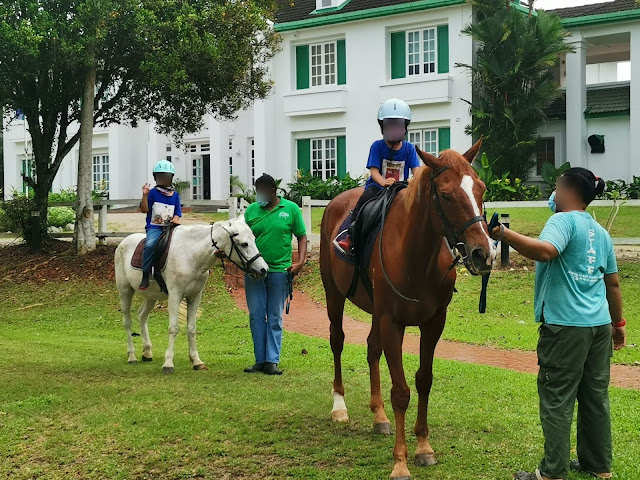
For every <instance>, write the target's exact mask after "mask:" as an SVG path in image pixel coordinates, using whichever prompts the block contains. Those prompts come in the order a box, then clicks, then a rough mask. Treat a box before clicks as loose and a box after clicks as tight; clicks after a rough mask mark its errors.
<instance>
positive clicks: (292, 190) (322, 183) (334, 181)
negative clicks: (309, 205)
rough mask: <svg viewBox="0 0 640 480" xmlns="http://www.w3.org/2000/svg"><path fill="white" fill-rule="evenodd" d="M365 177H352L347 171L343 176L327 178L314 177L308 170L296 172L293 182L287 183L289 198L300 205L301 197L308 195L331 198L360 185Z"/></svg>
mask: <svg viewBox="0 0 640 480" xmlns="http://www.w3.org/2000/svg"><path fill="white" fill-rule="evenodd" d="M364 179H365V177H364V176H362V177H358V178H353V177H351V175H349V174H348V173H347V175H346V176H345V177H344V178H342V179H341V178H338V177H331V178H329V179H327V180H322V178H319V177H314V176H313V175H311V174H310V173H309V172H298V175H297V177H296V179H295V181H294V182H293V183H290V184H289V185H288V187H289V198H290V199H291V200H292V201H293V202H296V203H297V204H298V205H302V197H304V196H309V197H311V198H313V199H314V200H331V199H333V198H334V197H336V196H337V195H339V194H341V193H342V192H346V191H347V190H351V189H352V188H357V187H360V186H362V185H363V184H364Z"/></svg>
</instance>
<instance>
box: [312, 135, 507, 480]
mask: <svg viewBox="0 0 640 480" xmlns="http://www.w3.org/2000/svg"><path fill="white" fill-rule="evenodd" d="M480 144H481V141H479V142H478V143H476V144H475V145H474V146H473V147H472V148H471V149H470V150H469V151H468V152H466V153H465V154H464V155H460V154H459V153H457V152H455V151H453V150H446V151H444V152H442V154H441V155H440V157H439V158H436V157H434V156H432V155H429V154H428V153H425V152H422V151H420V150H419V149H417V151H418V155H419V156H420V158H422V160H423V162H424V163H425V165H426V167H422V168H420V169H419V171H418V173H417V174H416V176H415V178H413V180H412V181H411V182H410V184H409V186H408V187H407V188H406V189H404V190H402V191H400V192H399V193H398V194H397V196H396V198H395V200H394V202H393V204H392V205H391V208H390V210H389V214H388V216H387V218H386V220H385V224H384V226H383V229H382V231H381V233H379V234H378V238H377V239H376V244H375V247H374V249H373V253H372V255H371V262H370V265H369V270H368V274H369V278H370V279H371V282H372V284H373V300H371V298H370V297H369V295H368V294H367V291H366V290H365V288H364V286H363V285H362V282H360V283H359V285H358V287H357V290H356V293H355V295H354V296H353V297H352V298H351V299H350V300H351V301H352V302H353V303H354V304H355V305H357V306H358V307H360V308H361V309H363V310H364V311H366V312H368V313H371V314H372V316H373V317H372V324H371V331H370V333H369V337H368V340H367V343H368V353H367V360H368V362H369V371H370V381H371V403H370V407H371V411H372V412H373V415H374V431H375V432H377V433H385V434H391V426H390V423H389V419H388V418H387V415H386V414H385V411H384V402H383V400H382V393H381V391H380V368H379V363H380V356H381V355H382V352H384V355H385V357H386V360H387V364H388V366H389V372H390V374H391V381H392V385H393V386H392V388H391V404H392V406H393V412H394V415H395V420H396V441H395V447H394V449H393V458H394V460H395V464H394V467H393V472H392V473H391V478H392V479H393V480H401V479H403V480H406V479H409V478H411V476H410V473H409V468H408V465H407V457H408V450H407V443H406V438H405V412H406V410H407V407H408V405H409V397H410V390H409V386H408V385H407V381H406V379H405V375H404V369H403V365H402V341H403V337H404V331H405V327H407V326H418V327H419V328H420V333H421V336H420V368H419V370H418V372H417V373H416V388H417V390H418V398H419V400H418V416H417V420H416V424H415V429H414V431H415V434H416V436H417V438H418V447H417V450H416V456H415V462H416V464H417V465H420V466H425V465H434V464H435V463H437V461H436V457H435V453H434V451H433V449H432V448H431V445H429V439H428V438H429V428H428V426H427V410H428V403H429V392H430V390H431V384H432V380H433V374H432V367H433V354H434V350H435V347H436V343H437V342H438V339H439V338H440V335H441V333H442V330H443V328H444V324H445V319H446V315H447V306H448V305H449V302H451V298H452V296H453V291H454V286H455V281H456V270H455V268H451V265H452V260H453V257H452V253H453V252H452V251H451V250H449V248H448V247H447V241H446V240H445V238H447V239H448V240H449V243H450V244H452V245H453V246H455V247H454V251H457V252H459V253H460V255H461V256H463V259H464V263H465V266H466V267H467V269H468V270H469V272H471V273H472V274H474V275H481V274H484V273H488V272H490V271H491V268H492V266H493V261H494V259H495V255H496V249H495V246H494V244H493V242H492V241H491V239H490V238H489V234H488V228H487V224H486V222H485V220H484V218H483V217H482V206H483V201H482V199H483V195H484V192H485V185H484V183H483V182H482V181H481V180H480V179H479V178H478V175H477V174H476V172H475V171H474V169H473V168H472V167H471V162H473V160H474V158H475V156H476V155H477V153H478V150H479V149H480ZM361 193H362V189H361V188H360V189H354V190H350V191H348V192H345V193H343V194H341V195H339V196H337V197H336V198H335V199H333V200H332V201H331V203H330V204H329V206H328V207H327V209H326V211H325V213H324V216H323V218H322V230H321V243H320V267H321V274H322V282H323V284H324V289H325V293H326V298H327V312H328V315H329V320H330V321H331V337H330V338H331V349H332V351H333V358H334V369H335V377H334V381H333V392H332V394H333V400H334V403H333V411H332V418H333V420H334V421H338V422H346V421H347V420H348V419H349V417H348V414H347V407H346V405H345V402H344V386H343V384H342V366H341V354H342V348H343V345H344V331H343V330H342V316H343V310H344V302H345V299H346V295H347V292H348V290H349V287H350V285H351V282H352V279H353V275H354V267H353V266H352V265H349V264H347V263H346V262H344V261H343V260H341V259H340V258H338V257H337V256H336V253H335V250H334V246H333V239H334V238H335V237H336V235H338V233H339V231H338V230H339V228H340V226H341V225H342V223H343V222H344V220H345V218H346V215H347V214H348V213H349V211H350V210H351V209H352V208H353V207H354V205H355V203H356V201H357V200H358V198H359V196H360V195H361ZM380 243H382V245H380Z"/></svg>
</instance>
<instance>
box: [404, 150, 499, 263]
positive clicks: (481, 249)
mask: <svg viewBox="0 0 640 480" xmlns="http://www.w3.org/2000/svg"><path fill="white" fill-rule="evenodd" d="M481 144H482V139H480V140H479V141H478V142H477V143H476V144H475V145H474V146H473V147H471V148H470V149H469V151H467V152H466V153H465V154H464V155H461V154H460V153H458V152H456V151H454V150H445V151H444V152H442V153H441V154H440V157H434V156H433V155H429V154H428V153H426V152H423V151H421V150H420V149H418V148H416V150H417V152H418V155H419V156H420V158H421V159H422V161H423V162H424V163H425V165H427V166H428V167H429V169H430V170H425V171H424V172H423V174H422V175H421V179H420V180H419V181H420V182H421V185H420V186H421V188H425V187H426V188H427V189H429V191H430V198H431V200H432V201H433V202H432V207H435V211H436V214H437V216H438V217H439V218H440V220H441V221H442V224H443V230H444V236H445V238H446V239H447V241H448V243H449V246H450V247H451V248H452V249H455V250H457V251H458V253H459V254H460V255H461V257H462V259H463V260H464V263H465V266H466V267H467V269H468V270H469V272H471V274H473V275H481V274H484V273H488V272H490V271H491V269H492V267H493V261H494V260H495V257H496V247H495V245H494V243H493V241H492V240H491V238H490V237H489V230H488V227H487V222H486V219H485V218H484V216H483V205H484V203H483V197H484V193H485V191H486V186H485V184H484V182H482V180H480V178H479V177H478V174H477V173H476V171H475V170H474V169H473V167H472V166H471V164H472V163H473V160H474V159H475V157H476V155H477V154H478V151H479V150H480V146H481ZM425 191H426V190H425Z"/></svg>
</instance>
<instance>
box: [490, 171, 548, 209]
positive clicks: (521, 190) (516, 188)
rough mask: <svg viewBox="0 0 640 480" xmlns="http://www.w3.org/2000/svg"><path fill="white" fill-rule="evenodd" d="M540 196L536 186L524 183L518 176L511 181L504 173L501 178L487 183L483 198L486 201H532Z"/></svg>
mask: <svg viewBox="0 0 640 480" xmlns="http://www.w3.org/2000/svg"><path fill="white" fill-rule="evenodd" d="M541 196H542V193H541V192H540V188H538V187H537V186H535V185H525V184H524V183H522V180H520V179H519V178H516V179H515V181H514V182H513V183H512V182H511V180H509V176H508V174H505V175H504V176H503V178H496V179H495V180H493V181H492V182H491V183H489V184H488V185H487V192H486V193H485V195H484V199H485V201H487V202H513V201H533V200H539V199H540V197H541Z"/></svg>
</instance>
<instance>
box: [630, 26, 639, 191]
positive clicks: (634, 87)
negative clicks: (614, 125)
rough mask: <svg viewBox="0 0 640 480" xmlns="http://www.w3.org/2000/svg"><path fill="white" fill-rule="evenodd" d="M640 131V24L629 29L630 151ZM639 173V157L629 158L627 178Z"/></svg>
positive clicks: (635, 145) (632, 150)
mask: <svg viewBox="0 0 640 480" xmlns="http://www.w3.org/2000/svg"><path fill="white" fill-rule="evenodd" d="M639 132H640V26H637V25H636V26H634V28H633V29H632V30H631V117H630V119H629V141H630V142H631V148H630V149H629V151H630V152H635V151H636V150H637V145H638V139H637V135H638V133H639ZM639 174H640V157H638V155H634V156H632V157H631V158H630V159H629V178H628V179H627V180H631V179H632V178H633V175H639Z"/></svg>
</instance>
